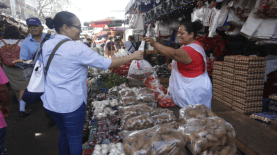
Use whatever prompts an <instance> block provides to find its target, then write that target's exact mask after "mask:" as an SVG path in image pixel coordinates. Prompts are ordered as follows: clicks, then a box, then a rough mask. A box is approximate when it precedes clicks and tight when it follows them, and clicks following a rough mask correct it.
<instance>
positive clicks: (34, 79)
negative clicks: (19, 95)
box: [27, 61, 45, 93]
mask: <svg viewBox="0 0 277 155" xmlns="http://www.w3.org/2000/svg"><path fill="white" fill-rule="evenodd" d="M44 84H45V76H44V69H43V63H41V62H40V61H37V62H36V64H35V67H34V69H33V73H32V76H31V78H30V82H29V84H28V86H27V90H28V91H29V92H33V93H44Z"/></svg>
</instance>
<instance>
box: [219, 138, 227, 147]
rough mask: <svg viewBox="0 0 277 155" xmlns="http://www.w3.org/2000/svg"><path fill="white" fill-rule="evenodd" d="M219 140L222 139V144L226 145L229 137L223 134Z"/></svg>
mask: <svg viewBox="0 0 277 155" xmlns="http://www.w3.org/2000/svg"><path fill="white" fill-rule="evenodd" d="M219 140H220V145H225V144H226V141H227V137H226V136H222V137H221V138H220V139H219Z"/></svg>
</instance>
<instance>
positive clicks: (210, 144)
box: [179, 117, 237, 155]
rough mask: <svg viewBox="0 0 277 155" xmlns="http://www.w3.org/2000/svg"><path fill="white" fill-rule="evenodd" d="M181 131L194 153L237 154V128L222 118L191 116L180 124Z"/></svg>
mask: <svg viewBox="0 0 277 155" xmlns="http://www.w3.org/2000/svg"><path fill="white" fill-rule="evenodd" d="M179 131H181V132H182V135H183V138H184V140H185V142H186V144H187V146H188V148H189V149H190V151H191V152H192V153H193V154H226V155H235V154H236V152H237V148H236V147H235V144H234V139H235V136H236V133H235V130H234V128H233V127H232V125H231V124H230V123H228V122H226V121H225V120H224V119H222V118H219V117H209V118H201V119H195V118H191V119H189V120H188V122H187V124H185V125H180V126H179Z"/></svg>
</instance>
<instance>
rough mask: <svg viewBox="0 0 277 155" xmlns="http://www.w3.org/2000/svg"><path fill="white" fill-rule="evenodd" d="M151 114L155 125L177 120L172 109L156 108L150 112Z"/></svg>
mask: <svg viewBox="0 0 277 155" xmlns="http://www.w3.org/2000/svg"><path fill="white" fill-rule="evenodd" d="M151 115H152V118H153V120H154V124H155V125H157V124H164V123H170V122H173V121H176V120H177V119H176V117H175V115H174V114H173V111H171V110H168V109H162V108H157V109H155V110H154V111H153V112H152V113H151Z"/></svg>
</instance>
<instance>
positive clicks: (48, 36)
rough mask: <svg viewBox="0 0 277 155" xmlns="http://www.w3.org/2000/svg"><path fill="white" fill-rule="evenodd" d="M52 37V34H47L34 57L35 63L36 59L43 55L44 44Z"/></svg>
mask: <svg viewBox="0 0 277 155" xmlns="http://www.w3.org/2000/svg"><path fill="white" fill-rule="evenodd" d="M50 36H51V34H46V35H45V37H44V38H43V40H42V41H41V43H40V45H39V48H38V50H37V52H36V54H35V55H34V57H33V60H34V61H35V59H36V58H37V57H38V55H39V54H40V53H41V51H42V46H43V44H44V43H45V42H46V41H47V40H49V38H50Z"/></svg>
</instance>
